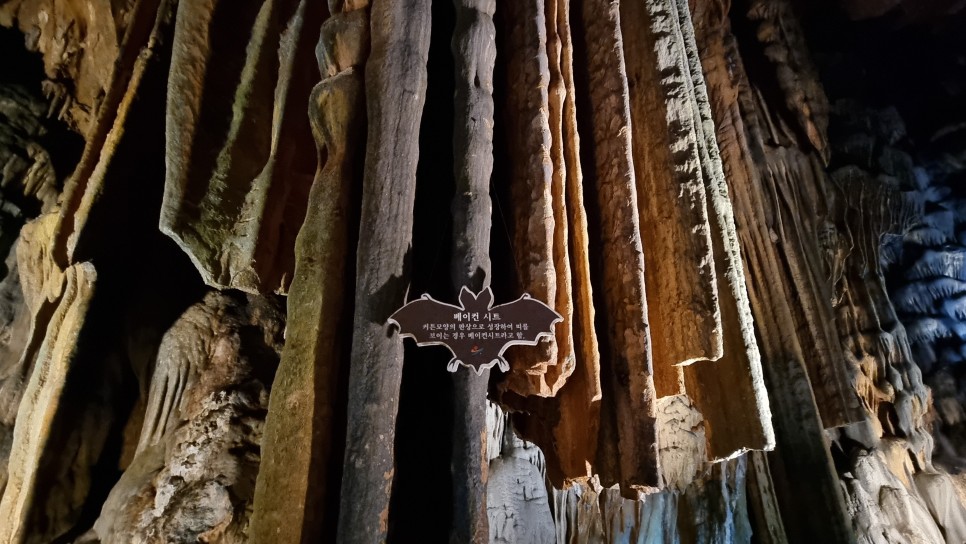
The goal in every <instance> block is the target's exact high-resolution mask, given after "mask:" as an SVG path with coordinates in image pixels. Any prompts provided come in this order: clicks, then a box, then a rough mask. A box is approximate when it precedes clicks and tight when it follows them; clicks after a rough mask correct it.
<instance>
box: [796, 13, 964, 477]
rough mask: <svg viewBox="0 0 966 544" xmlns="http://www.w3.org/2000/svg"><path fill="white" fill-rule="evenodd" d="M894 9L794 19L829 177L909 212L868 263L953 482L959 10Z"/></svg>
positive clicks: (959, 254)
mask: <svg viewBox="0 0 966 544" xmlns="http://www.w3.org/2000/svg"><path fill="white" fill-rule="evenodd" d="M906 7H908V6H904V5H901V6H898V7H896V8H894V9H892V10H891V11H890V12H888V13H886V14H884V15H882V16H879V17H874V18H870V19H868V20H852V19H850V18H849V16H848V14H847V13H846V12H845V11H844V10H843V9H842V6H841V5H838V4H834V3H831V2H827V3H824V4H823V5H822V6H821V7H818V6H816V7H814V9H809V8H803V14H804V15H805V17H804V19H803V21H804V25H805V28H806V31H807V34H808V39H809V45H810V48H811V52H812V55H813V58H814V60H815V63H816V65H817V67H818V69H819V71H820V74H821V79H822V82H823V85H824V87H825V91H826V94H827V96H828V98H829V102H830V106H831V111H830V118H829V139H830V143H831V146H832V156H831V162H830V164H829V171H830V172H833V177H834V176H835V174H834V172H836V171H837V170H842V171H844V169H846V168H851V167H856V166H857V167H858V168H859V169H861V171H863V172H865V173H866V174H867V175H869V176H871V177H872V178H874V179H876V180H879V181H880V182H881V183H884V184H892V185H893V186H895V187H897V188H898V190H899V191H900V193H901V197H900V199H899V200H898V201H897V203H896V205H897V206H908V207H909V209H910V210H913V212H914V213H911V214H907V215H908V216H909V219H911V220H909V219H907V220H905V221H898V222H897V224H895V225H894V227H893V230H892V232H890V233H888V234H887V235H885V236H883V238H882V239H881V246H880V250H879V251H880V255H879V260H880V266H881V269H882V273H883V280H884V284H885V287H886V288H887V290H888V293H889V296H890V298H891V301H892V305H893V306H894V308H895V313H896V315H897V317H898V319H899V321H900V322H901V323H902V324H903V325H904V327H905V329H906V332H907V335H908V338H909V340H910V343H911V349H912V353H911V355H912V359H913V361H914V362H915V364H916V365H918V367H919V368H920V369H921V371H922V374H923V381H924V383H925V384H926V385H928V386H929V387H930V388H931V389H932V396H933V399H934V408H933V410H934V412H933V413H934V416H933V417H934V418H935V423H934V424H933V425H932V427H933V429H932V430H933V435H934V439H935V443H936V448H935V454H934V458H933V460H934V461H935V462H936V463H937V464H939V465H941V466H943V467H944V468H946V469H947V470H948V471H950V472H952V473H954V474H955V473H958V472H960V471H962V470H964V469H966V460H964V459H963V457H961V455H962V454H961V453H960V452H962V451H964V448H963V446H964V445H966V428H964V427H966V426H964V425H963V424H962V423H961V410H962V409H961V406H962V405H963V403H964V402H966V365H964V364H963V362H966V311H964V310H966V283H963V281H964V280H966V268H964V266H963V261H964V259H963V257H964V256H966V185H964V183H963V182H964V181H966V162H964V159H966V36H964V35H963V33H962V29H963V28H966V9H959V10H958V11H956V10H954V11H951V12H949V13H943V12H941V11H937V13H935V14H934V16H932V17H928V18H918V19H916V18H912V17H910V14H909V12H908V11H907V10H906V9H905V8H906ZM896 211H897V213H898V210H896ZM949 401H953V402H949ZM883 414H884V415H883ZM881 417H886V418H887V419H889V420H891V419H893V418H894V414H893V413H892V411H891V410H886V411H882V410H880V418H881ZM893 423H894V422H893Z"/></svg>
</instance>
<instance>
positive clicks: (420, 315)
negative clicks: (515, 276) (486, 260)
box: [389, 287, 563, 374]
mask: <svg viewBox="0 0 966 544" xmlns="http://www.w3.org/2000/svg"><path fill="white" fill-rule="evenodd" d="M459 299H460V305H461V306H462V307H460V306H454V305H452V304H445V303H443V302H440V301H438V300H435V299H434V298H432V297H431V296H429V295H423V296H422V297H420V298H419V299H416V300H414V301H412V302H410V303H408V304H406V305H405V306H403V307H402V308H400V309H399V310H397V311H396V313H394V314H392V316H390V317H389V323H391V324H393V325H395V326H397V327H399V335H400V336H402V337H407V336H408V337H410V338H412V339H413V340H415V341H416V345H417V346H446V347H447V348H448V349H449V350H450V352H451V353H452V354H453V358H452V359H450V361H449V363H448V364H447V365H446V369H447V370H449V371H450V372H456V369H457V368H459V365H463V366H465V367H469V368H472V369H473V370H475V371H476V373H477V374H482V373H483V370H485V369H487V368H490V367H492V366H493V365H495V364H498V365H500V370H502V371H504V372H506V371H507V370H509V369H510V364H509V363H507V362H506V359H504V358H503V352H504V351H506V348H508V347H510V346H515V345H524V346H535V345H537V342H539V341H540V340H541V339H542V338H552V337H553V325H554V323H557V322H558V321H563V318H562V317H560V314H558V313H557V312H555V311H553V310H552V309H550V308H549V307H548V306H547V305H546V304H544V303H542V302H540V301H539V300H536V299H534V298H532V297H530V295H526V294H525V295H523V296H522V297H520V298H518V299H517V300H514V301H513V302H509V303H507V304H500V305H499V306H493V291H491V290H490V288H489V287H487V288H486V289H484V290H482V291H480V292H479V294H476V295H474V294H473V292H472V291H470V290H469V289H467V288H466V287H463V289H462V290H460V295H459Z"/></svg>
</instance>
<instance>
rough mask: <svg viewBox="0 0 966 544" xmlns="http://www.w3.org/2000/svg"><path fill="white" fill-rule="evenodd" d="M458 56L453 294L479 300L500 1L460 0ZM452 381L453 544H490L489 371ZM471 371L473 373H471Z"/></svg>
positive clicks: (486, 277)
mask: <svg viewBox="0 0 966 544" xmlns="http://www.w3.org/2000/svg"><path fill="white" fill-rule="evenodd" d="M453 4H454V6H455V8H456V29H455V31H454V34H453V45H452V49H453V56H454V61H455V64H456V77H455V79H456V81H455V83H456V92H455V96H454V111H455V113H454V122H453V136H454V137H453V157H454V165H453V174H454V178H455V183H456V188H455V191H456V192H455V196H454V198H453V205H452V207H453V232H454V235H453V256H452V259H453V265H452V272H451V274H452V280H453V286H454V288H462V287H464V286H466V287H468V288H469V289H470V290H471V291H473V292H474V293H479V292H480V291H482V290H483V289H484V288H486V287H489V286H490V281H491V263H490V256H489V253H490V218H491V216H492V205H491V203H490V175H491V174H492V172H493V66H494V63H495V62H496V28H495V27H494V24H493V12H494V10H495V9H496V2H495V0H454V2H453ZM460 370H461V371H459V372H457V373H456V374H455V375H454V376H453V378H452V379H453V390H454V395H453V403H454V406H453V413H454V428H453V460H452V475H453V502H454V505H453V510H454V512H453V526H452V530H451V532H450V541H452V542H471V543H474V544H476V543H483V542H488V541H489V536H490V531H489V526H488V523H487V503H486V492H487V482H488V480H489V478H488V473H489V466H488V465H489V459H487V457H486V451H487V433H486V416H487V412H486V408H487V400H486V395H487V386H488V384H489V378H490V371H489V369H487V370H484V371H483V372H481V373H480V374H479V375H475V373H474V372H466V371H462V370H463V369H460ZM466 370H468V369H466Z"/></svg>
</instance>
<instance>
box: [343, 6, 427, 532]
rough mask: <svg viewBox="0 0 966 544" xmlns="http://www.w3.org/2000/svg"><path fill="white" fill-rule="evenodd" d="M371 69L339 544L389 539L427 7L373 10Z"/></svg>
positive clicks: (368, 72)
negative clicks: (399, 321)
mask: <svg viewBox="0 0 966 544" xmlns="http://www.w3.org/2000/svg"><path fill="white" fill-rule="evenodd" d="M370 21H371V53H370V55H369V60H368V61H367V62H366V74H365V81H366V109H367V113H368V138H367V140H366V163H365V164H366V167H365V173H364V175H363V185H362V214H361V217H360V229H359V247H358V249H357V251H356V259H357V261H356V293H355V316H354V322H353V333H354V334H353V337H352V363H351V368H350V371H349V402H348V416H347V418H348V430H347V434H346V451H345V464H344V468H343V470H344V472H343V477H342V494H341V505H342V506H341V508H340V510H339V532H338V539H339V541H340V542H372V541H374V540H381V539H385V535H386V532H387V530H388V521H389V493H390V490H391V488H392V477H393V438H394V436H395V419H396V413H397V410H398V405H399V386H400V380H401V378H402V343H401V341H400V340H401V339H400V338H399V335H398V332H394V331H390V330H389V325H388V324H387V323H386V320H387V319H388V318H389V316H390V315H391V314H392V312H394V311H396V309H398V308H399V307H400V306H402V305H403V303H404V302H405V300H404V299H405V295H406V279H407V270H408V268H409V264H408V263H407V260H408V257H407V255H408V252H409V246H410V241H411V237H412V221H413V218H412V213H413V204H414V198H415V184H416V162H417V159H418V156H419V146H418V143H419V138H418V136H419V120H420V115H421V113H422V109H423V104H424V101H425V99H426V60H427V55H428V51H429V32H430V6H429V2H427V1H425V0H407V1H404V2H392V3H376V4H374V5H373V6H372V10H371V12H370Z"/></svg>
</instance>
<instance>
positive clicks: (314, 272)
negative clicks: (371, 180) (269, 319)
mask: <svg viewBox="0 0 966 544" xmlns="http://www.w3.org/2000/svg"><path fill="white" fill-rule="evenodd" d="M348 8H349V6H347V5H345V4H343V3H340V2H332V3H331V5H330V6H329V9H330V11H331V16H330V17H329V18H328V19H327V20H326V21H325V22H324V23H323V24H322V36H321V38H320V40H319V45H318V65H319V72H320V73H321V75H322V77H323V79H322V82H321V83H319V84H318V85H316V86H315V88H314V89H313V90H312V94H311V97H310V101H309V112H310V114H309V115H310V117H309V121H310V123H311V124H312V131H313V134H314V136H315V139H316V143H317V146H318V149H319V151H318V163H319V166H318V170H317V172H316V175H315V180H314V182H313V184H312V189H311V191H310V192H309V200H308V206H307V211H306V216H305V223H303V225H302V228H301V230H300V231H299V235H298V237H297V239H296V244H295V274H294V277H293V279H292V287H291V290H290V292H289V303H288V316H289V322H290V325H289V327H288V330H287V332H286V339H285V349H284V351H283V352H282V360H281V363H280V365H279V369H278V373H277V376H276V379H275V383H274V385H273V393H272V397H271V403H270V404H269V416H268V418H267V420H266V423H265V441H264V443H263V444H262V452H263V461H262V467H261V469H260V470H259V473H258V482H257V487H256V491H255V505H254V507H255V511H254V513H253V516H252V525H251V528H250V530H249V535H250V538H251V539H253V540H254V541H266V542H267V541H272V540H277V541H284V542H310V541H315V540H318V539H320V538H322V534H323V531H324V530H325V529H326V528H331V527H332V526H333V525H334V524H335V522H336V516H334V515H332V514H331V510H332V509H333V508H334V506H335V505H334V504H333V503H334V501H333V499H332V497H334V496H335V493H334V490H337V489H338V487H339V483H340V482H339V474H340V473H339V471H338V470H333V468H332V467H333V466H334V465H338V459H339V458H340V457H341V455H342V449H341V442H342V438H341V433H340V432H338V431H337V429H339V428H340V427H341V424H340V423H339V422H338V418H340V416H342V410H341V408H340V407H339V399H340V393H339V389H340V385H341V384H343V383H344V379H343V378H344V376H345V375H346V372H347V368H346V364H345V361H346V353H347V347H348V341H347V340H346V339H345V338H346V337H347V331H348V323H347V321H348V320H347V319H346V317H345V310H344V308H345V306H346V305H347V304H348V303H351V300H349V299H348V297H347V296H346V291H345V284H346V281H347V271H348V270H349V268H348V267H347V262H348V259H349V248H350V246H351V244H352V243H353V242H354V235H353V231H354V230H355V229H354V228H353V226H352V225H353V224H354V223H355V220H356V219H357V214H358V211H357V209H356V208H357V205H358V203H357V197H358V191H357V187H358V185H359V180H360V179H361V177H362V175H361V171H360V164H361V160H360V159H361V156H362V149H363V131H362V127H363V126H364V124H365V109H364V94H363V93H364V85H363V80H362V66H363V64H364V63H365V59H366V56H367V54H368V49H369V18H368V16H367V13H366V10H365V6H360V7H357V8H356V9H348ZM301 9H302V10H304V9H306V8H305V5H304V2H303V6H302V8H301ZM303 51H304V48H303ZM306 474H310V475H312V477H311V481H310V479H309V478H306V477H305V475H306Z"/></svg>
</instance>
